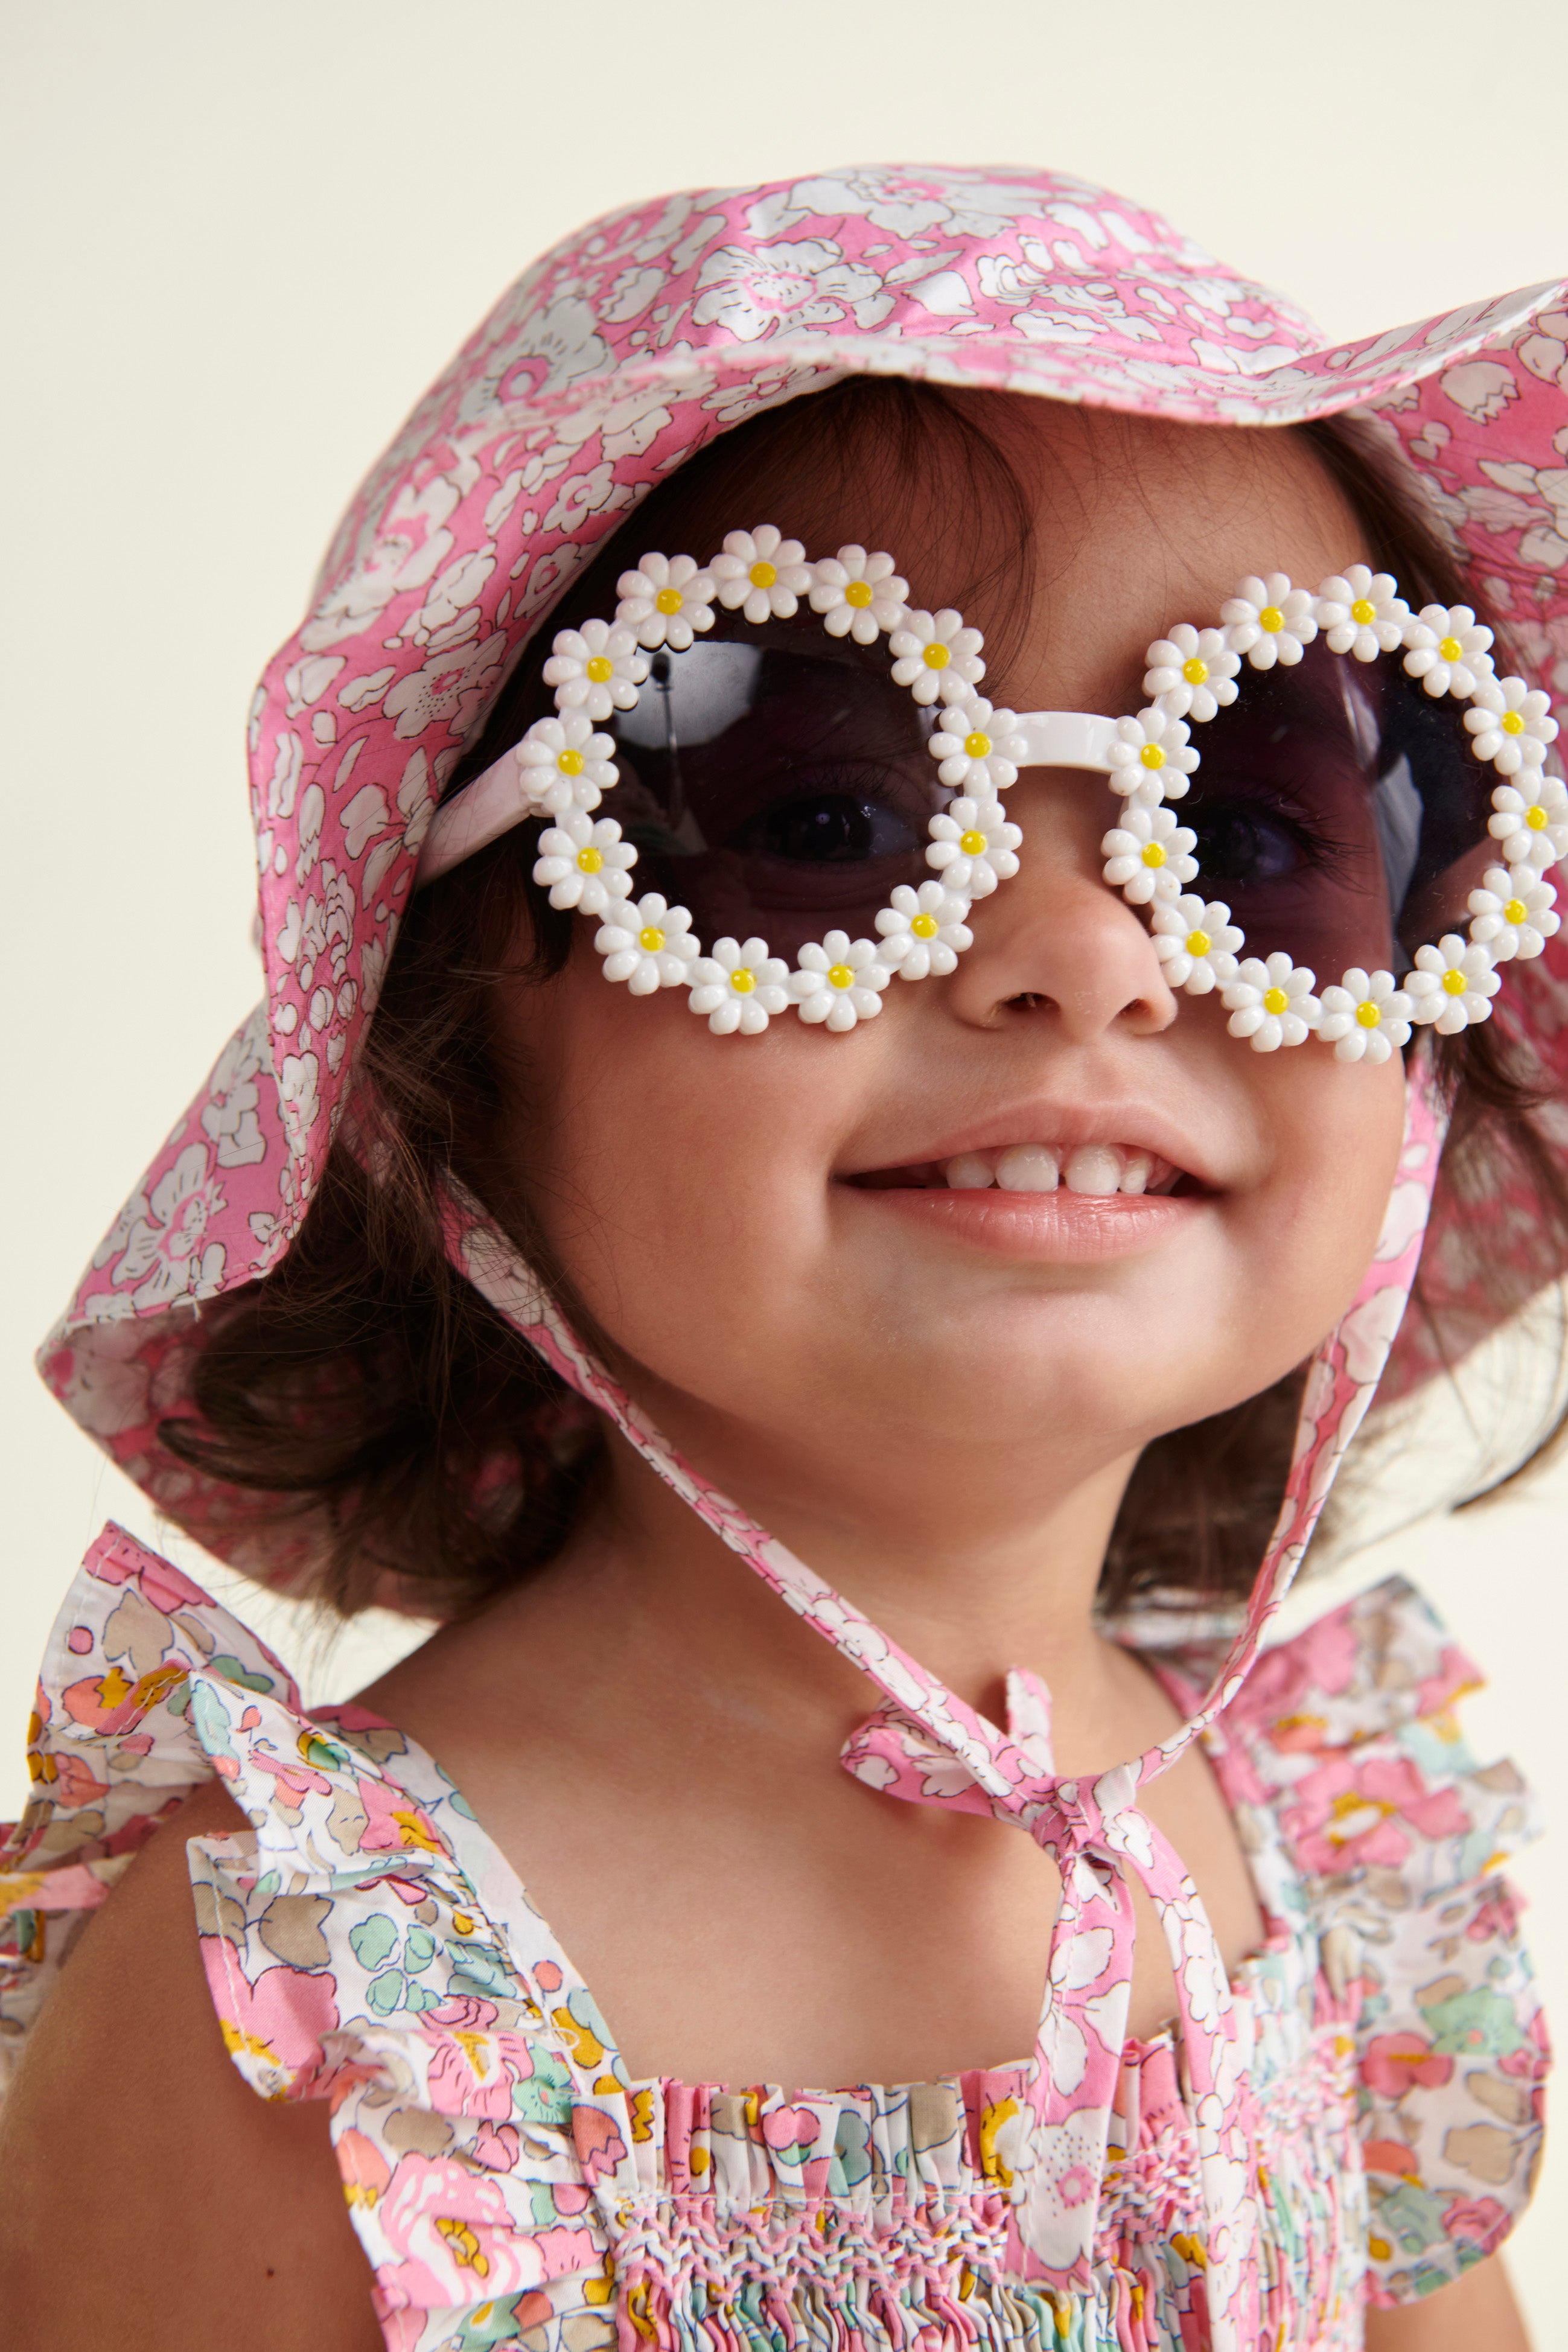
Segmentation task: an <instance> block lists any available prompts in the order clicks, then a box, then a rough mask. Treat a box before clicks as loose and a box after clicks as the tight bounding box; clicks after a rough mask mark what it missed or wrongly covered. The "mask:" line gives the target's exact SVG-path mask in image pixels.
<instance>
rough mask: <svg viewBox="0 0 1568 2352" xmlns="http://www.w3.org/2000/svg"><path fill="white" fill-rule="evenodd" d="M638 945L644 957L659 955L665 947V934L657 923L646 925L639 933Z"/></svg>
mask: <svg viewBox="0 0 1568 2352" xmlns="http://www.w3.org/2000/svg"><path fill="white" fill-rule="evenodd" d="M637 945H638V947H639V948H641V950H642V951H643V953H644V955H658V952H659V950H661V949H662V947H663V946H664V933H663V932H662V931H661V930H660V929H659V928H658V924H657V923H645V924H644V925H643V927H642V929H641V930H640V931H639V932H638V933H637Z"/></svg>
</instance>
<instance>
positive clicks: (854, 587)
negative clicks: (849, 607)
mask: <svg viewBox="0 0 1568 2352" xmlns="http://www.w3.org/2000/svg"><path fill="white" fill-rule="evenodd" d="M875 593H876V592H875V590H874V589H873V588H872V586H871V583H870V582H869V581H868V580H851V582H850V583H849V585H848V587H847V588H846V590H845V591H844V602H845V603H846V604H853V605H854V607H855V609H856V611H857V612H858V613H863V612H864V611H865V609H866V607H867V605H868V604H869V603H870V601H871V598H872V596H873V595H874V594H875Z"/></svg>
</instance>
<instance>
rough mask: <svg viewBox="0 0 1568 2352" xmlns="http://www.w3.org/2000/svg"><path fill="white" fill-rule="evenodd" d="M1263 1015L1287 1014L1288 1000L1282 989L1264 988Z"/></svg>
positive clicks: (1288, 1008)
mask: <svg viewBox="0 0 1568 2352" xmlns="http://www.w3.org/2000/svg"><path fill="white" fill-rule="evenodd" d="M1263 1010H1264V1011H1265V1013H1289V1010H1290V1000H1289V997H1288V996H1287V995H1286V993H1285V991H1284V990H1283V989H1282V988H1266V989H1265V990H1264V992H1263Z"/></svg>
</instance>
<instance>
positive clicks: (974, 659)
mask: <svg viewBox="0 0 1568 2352" xmlns="http://www.w3.org/2000/svg"><path fill="white" fill-rule="evenodd" d="M984 642H985V640H984V637H983V636H982V635H981V634H980V632H979V630H978V629H966V628H965V627H964V625H963V614H962V613H955V612H954V611H953V610H952V607H951V605H944V606H943V607H942V611H941V612H940V613H906V614H904V617H903V621H902V623H901V625H900V626H899V627H898V628H896V629H895V630H894V631H893V633H892V635H891V636H890V637H889V639H888V651H889V653H890V654H891V655H893V656H894V661H893V683H894V684H895V686H907V687H908V688H909V689H910V693H911V694H912V695H913V696H914V698H915V700H916V701H917V702H935V701H936V700H937V699H938V698H941V700H942V701H943V702H963V701H965V700H966V699H967V698H968V697H969V694H970V692H971V690H972V689H973V688H974V687H977V686H978V685H979V683H980V681H981V679H982V678H983V677H984V675H985V664H984V662H983V661H982V660H981V658H980V648H981V646H983V645H984Z"/></svg>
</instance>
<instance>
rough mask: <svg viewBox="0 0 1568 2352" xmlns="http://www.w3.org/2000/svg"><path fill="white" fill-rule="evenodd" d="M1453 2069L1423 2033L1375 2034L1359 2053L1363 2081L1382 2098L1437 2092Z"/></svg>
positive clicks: (1449, 2061)
mask: <svg viewBox="0 0 1568 2352" xmlns="http://www.w3.org/2000/svg"><path fill="white" fill-rule="evenodd" d="M1453 2072H1454V2062H1453V2060H1452V2059H1451V2058H1445V2057H1444V2056H1443V2055H1442V2053H1440V2052H1439V2051H1436V2050H1434V2049H1433V2047H1432V2044H1431V2042H1428V2040H1427V2039H1426V2035H1425V2034H1424V2033H1374V2034H1373V2038H1372V2040H1371V2041H1370V2042H1368V2043H1367V2045H1366V2047H1365V2049H1364V2050H1363V2052H1362V2053H1361V2078H1362V2081H1363V2083H1364V2084H1366V2087H1367V2089H1368V2090H1369V2091H1372V2092H1373V2093H1375V2094H1376V2095H1377V2096H1378V2097H1379V2098H1383V2099H1403V2098H1405V2097H1406V2096H1407V2095H1408V2094H1409V2093H1410V2092H1411V2091H1414V2090H1418V2089H1419V2090H1423V2091H1439V2090H1441V2089H1442V2087H1443V2085H1444V2084H1445V2083H1447V2081H1448V2080H1449V2078H1450V2077H1451V2075H1452V2074H1453Z"/></svg>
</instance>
